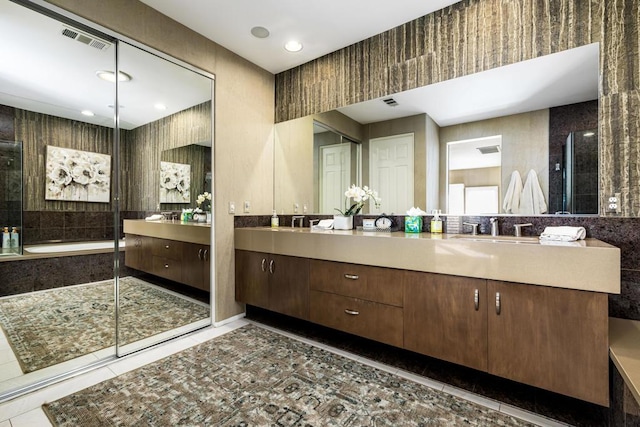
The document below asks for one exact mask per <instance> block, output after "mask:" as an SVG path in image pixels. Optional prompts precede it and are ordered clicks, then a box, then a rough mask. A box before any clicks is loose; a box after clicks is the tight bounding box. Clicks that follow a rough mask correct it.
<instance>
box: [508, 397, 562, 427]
mask: <svg viewBox="0 0 640 427" xmlns="http://www.w3.org/2000/svg"><path fill="white" fill-rule="evenodd" d="M500 412H502V413H504V414H507V415H511V416H513V417H516V418H520V419H521V420H524V421H527V422H530V423H532V424H535V425H538V426H541V427H569V424H565V423H561V422H560V421H556V420H552V419H550V418H547V417H542V416H540V415H537V414H534V413H532V412H529V411H525V410H523V409H520V408H516V407H515V406H511V405H506V404H504V403H503V404H501V405H500Z"/></svg>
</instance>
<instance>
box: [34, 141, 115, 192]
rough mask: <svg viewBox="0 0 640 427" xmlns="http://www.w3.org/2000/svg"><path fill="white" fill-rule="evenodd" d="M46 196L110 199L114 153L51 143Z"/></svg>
mask: <svg viewBox="0 0 640 427" xmlns="http://www.w3.org/2000/svg"><path fill="white" fill-rule="evenodd" d="M45 163H46V188H45V200H63V201H73V202H98V203H109V202H110V196H111V156H109V155H108V154H100V153H92V152H89V151H80V150H73V149H70V148H60V147H54V146H51V145H47V157H46V162H45Z"/></svg>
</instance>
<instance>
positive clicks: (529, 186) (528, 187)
mask: <svg viewBox="0 0 640 427" xmlns="http://www.w3.org/2000/svg"><path fill="white" fill-rule="evenodd" d="M546 211H547V203H546V202H545V200H544V193H543V192H542V189H541V188H540V183H539V182H538V174H537V173H536V171H534V170H533V169H531V170H530V171H529V173H528V174H527V179H526V181H525V182H524V187H523V188H522V196H521V197H520V212H518V213H519V214H520V215H540V214H542V213H545V212H546Z"/></svg>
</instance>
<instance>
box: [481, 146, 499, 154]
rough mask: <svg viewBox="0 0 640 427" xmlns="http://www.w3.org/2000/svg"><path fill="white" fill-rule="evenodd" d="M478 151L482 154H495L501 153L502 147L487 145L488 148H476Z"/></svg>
mask: <svg viewBox="0 0 640 427" xmlns="http://www.w3.org/2000/svg"><path fill="white" fill-rule="evenodd" d="M476 150H478V151H479V152H480V153H482V154H495V153H499V152H500V146H499V145H487V146H486V147H476Z"/></svg>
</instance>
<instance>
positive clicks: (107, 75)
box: [96, 70, 131, 83]
mask: <svg viewBox="0 0 640 427" xmlns="http://www.w3.org/2000/svg"><path fill="white" fill-rule="evenodd" d="M96 76H98V77H99V78H101V79H102V80H106V81H108V82H111V83H115V81H116V73H114V72H113V71H107V70H100V71H96ZM129 80H131V76H130V75H129V74H127V73H125V72H123V71H119V72H118V81H120V82H128V81H129Z"/></svg>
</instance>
